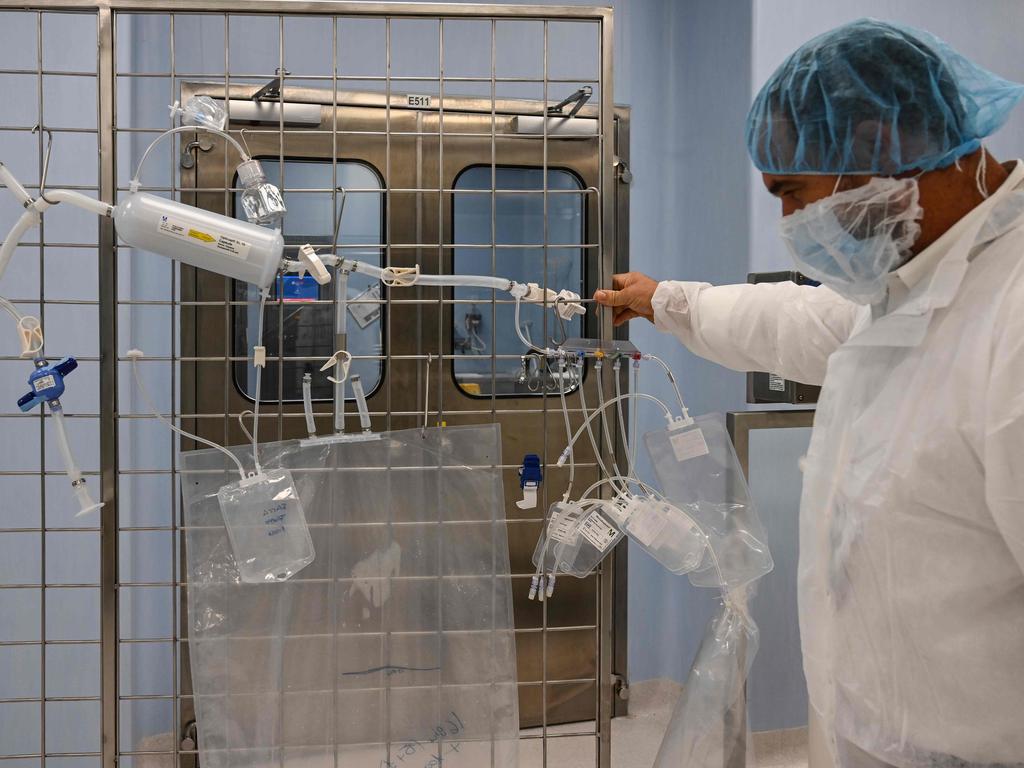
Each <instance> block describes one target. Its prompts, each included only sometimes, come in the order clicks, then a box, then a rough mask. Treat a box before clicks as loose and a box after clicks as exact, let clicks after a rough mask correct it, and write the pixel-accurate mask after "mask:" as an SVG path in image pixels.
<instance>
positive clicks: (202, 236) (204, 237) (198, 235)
mask: <svg viewBox="0 0 1024 768" xmlns="http://www.w3.org/2000/svg"><path fill="white" fill-rule="evenodd" d="M188 236H189V237H194V238H195V239H196V240H201V241H202V242H204V243H215V242H217V238H215V237H214V236H213V235H208V234H206V233H205V232H200V231H199V230H198V229H190V230H189V231H188Z"/></svg>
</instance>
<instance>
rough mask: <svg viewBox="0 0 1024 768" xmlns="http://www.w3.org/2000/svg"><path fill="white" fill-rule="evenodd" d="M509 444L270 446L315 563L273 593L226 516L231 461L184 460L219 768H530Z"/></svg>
mask: <svg viewBox="0 0 1024 768" xmlns="http://www.w3.org/2000/svg"><path fill="white" fill-rule="evenodd" d="M500 446H501V439H500V431H499V428H498V426H497V425H486V426H473V427H445V428H436V429H427V430H420V429H412V430H407V431H401V432H391V433H385V434H384V435H382V436H381V439H380V440H375V441H372V442H359V443H351V442H347V443H346V442H339V443H326V444H319V445H311V446H307V447H301V446H300V444H299V441H285V442H279V443H268V444H263V445H261V446H260V458H261V463H262V465H263V467H264V471H265V472H266V473H267V474H271V473H273V472H275V471H277V470H287V471H288V472H290V473H291V475H292V478H293V481H294V487H295V489H296V490H297V492H298V495H299V498H300V499H301V503H302V507H303V508H304V510H305V516H306V521H307V524H308V527H309V532H310V534H311V537H312V542H313V548H314V549H315V551H316V559H315V560H313V562H312V563H310V564H309V565H307V566H306V567H305V568H304V569H302V570H301V571H299V572H298V573H296V574H295V575H294V576H292V577H291V578H290V579H288V580H287V581H276V582H266V583H259V584H255V583H246V582H245V581H243V580H242V578H241V575H240V572H239V568H238V565H237V563H236V561H235V558H234V556H233V553H232V546H231V541H230V537H229V535H228V531H227V529H226V528H225V525H224V519H223V517H222V514H221V510H220V507H219V503H218V498H217V493H218V489H220V488H221V487H222V486H224V485H225V484H227V483H230V482H231V481H232V480H233V477H232V474H233V473H234V469H233V467H234V465H233V464H232V463H231V462H230V461H229V460H228V459H227V457H225V456H224V455H223V454H221V453H219V452H218V451H215V450H203V451H193V452H188V453H184V454H182V457H181V459H182V460H181V465H182V467H183V471H182V489H183V490H182V495H183V497H184V511H185V521H186V529H185V537H186V541H185V544H186V552H185V554H186V564H187V578H188V612H189V614H188V632H189V648H190V661H191V668H192V684H193V691H194V695H195V707H196V717H197V723H198V735H199V752H200V760H201V762H202V765H203V766H204V767H209V768H242V766H246V767H247V768H248V767H251V766H257V767H260V768H262V767H263V766H266V768H271V767H272V766H273V767H274V768H281V766H284V767H285V768H289V767H294V768H299V766H301V767H302V768H311V767H312V766H316V767H319V766H323V767H324V768H335V766H338V767H340V768H379V767H380V766H388V765H392V764H393V765H401V766H402V768H428V767H430V766H437V765H443V766H445V768H479V766H492V765H493V766H495V768H516V766H517V760H518V757H517V739H518V735H519V712H518V689H517V685H516V655H515V636H514V630H513V621H512V590H511V578H510V572H509V556H508V540H507V534H506V525H505V512H504V504H505V498H504V492H503V489H502V480H501V469H500V467H501V450H500ZM233 451H234V452H235V453H236V454H237V455H238V456H239V457H240V458H241V460H242V461H243V463H250V462H251V460H252V454H251V448H250V447H248V446H246V447H244V448H243V447H239V448H235V449H233ZM235 476H236V477H237V475H235ZM399 756H401V757H402V758H403V759H402V760H399Z"/></svg>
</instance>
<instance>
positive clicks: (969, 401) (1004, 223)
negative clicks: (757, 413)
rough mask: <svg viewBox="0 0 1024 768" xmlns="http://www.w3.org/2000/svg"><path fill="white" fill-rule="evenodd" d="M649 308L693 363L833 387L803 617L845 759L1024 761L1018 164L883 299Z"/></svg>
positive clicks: (815, 448) (783, 293) (777, 291)
mask: <svg viewBox="0 0 1024 768" xmlns="http://www.w3.org/2000/svg"><path fill="white" fill-rule="evenodd" d="M654 310H655V324H656V325H657V327H658V328H659V329H662V330H665V331H670V332H671V333H673V334H675V335H676V336H677V337H678V338H679V339H680V340H681V341H682V342H683V343H684V344H686V345H687V346H688V347H689V348H690V349H691V350H692V351H694V352H695V353H697V354H700V355H702V356H704V357H707V358H709V359H711V360H714V361H716V362H719V363H721V364H722V365H726V366H728V367H730V368H734V369H737V370H762V371H772V372H774V373H779V374H782V375H784V376H786V377H787V378H791V379H796V380H798V381H803V382H806V383H811V384H817V383H822V384H823V385H824V386H823V390H822V396H821V400H820V402H819V404H818V409H817V413H816V415H815V421H814V430H813V435H812V438H811V445H810V450H809V451H808V455H807V461H806V465H805V475H804V487H803V496H802V500H801V508H800V519H801V522H800V567H799V606H800V630H801V638H802V644H803V654H804V669H805V672H806V675H807V685H808V689H809V693H810V698H811V703H812V705H813V706H814V707H815V709H816V710H817V711H818V713H819V715H820V717H821V718H822V721H823V722H824V723H825V727H826V729H828V730H829V731H830V733H831V735H832V738H831V740H830V741H831V747H832V750H833V755H834V757H835V760H836V763H837V765H841V766H853V765H862V764H864V760H863V759H862V758H863V757H865V755H861V757H860V758H857V757H853V756H852V753H857V754H859V750H863V752H865V753H867V755H870V756H871V757H872V758H874V760H876V761H878V762H881V763H882V764H889V765H895V766H899V768H925V767H927V768H958V767H962V766H965V765H966V766H1003V765H1012V766H1017V765H1018V764H1020V765H1024V163H1022V162H1021V161H1018V162H1017V164H1016V166H1015V167H1014V168H1013V169H1012V171H1011V175H1010V178H1009V179H1008V180H1007V181H1006V182H1004V183H1003V185H1001V186H1000V188H999V189H998V190H997V191H996V192H995V193H994V194H993V195H992V196H991V197H990V198H989V199H988V200H986V201H985V202H984V203H982V204H981V205H979V206H978V207H977V208H975V209H974V210H973V211H971V213H969V214H968V215H967V216H965V217H964V218H963V219H961V220H960V221H959V222H957V224H956V225H955V226H954V227H953V228H952V229H950V230H949V231H948V232H946V233H945V234H944V235H943V236H942V237H941V238H940V239H939V240H937V241H936V242H935V243H933V244H932V245H931V246H929V247H928V248H927V249H926V250H925V251H923V252H922V253H921V254H919V255H918V256H917V257H916V258H915V259H913V260H911V261H910V262H908V263H907V264H906V265H905V266H904V267H901V268H900V269H899V270H897V271H896V272H894V273H893V274H892V275H890V277H889V300H888V303H887V305H886V306H883V307H875V308H870V307H861V306H858V305H856V304H852V303H850V302H847V301H846V300H844V299H842V298H841V297H839V296H838V295H837V294H835V293H834V292H832V291H831V290H829V289H828V288H824V287H819V288H814V287H809V286H797V285H794V284H792V283H783V284H759V285H730V286H722V287H712V286H710V285H708V284H706V283H685V282H664V283H661V284H660V285H659V287H658V290H657V292H656V293H655V296H654ZM873 317H874V319H873ZM850 745H855V747H856V749H850V748H849V746H850ZM869 762H870V760H869Z"/></svg>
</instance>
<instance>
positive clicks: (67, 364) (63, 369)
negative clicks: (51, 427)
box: [18, 357, 78, 411]
mask: <svg viewBox="0 0 1024 768" xmlns="http://www.w3.org/2000/svg"><path fill="white" fill-rule="evenodd" d="M77 367H78V361H77V360H75V358H73V357H65V358H64V359H63V360H61V361H60V362H59V363H55V364H54V365H47V364H46V361H45V360H42V359H39V360H36V369H35V370H34V371H32V375H31V376H29V377H28V385H29V387H30V388H31V391H29V392H28V393H26V394H24V395H22V396H21V397H20V398H18V407H19V408H21V410H23V411H31V410H32V409H33V408H35V407H36V406H37V405H39V404H40V403H44V402H47V403H50V402H53V401H54V400H57V399H59V398H60V396H61V395H63V394H64V377H65V376H67V375H68V374H69V373H71V372H72V371H73V370H75V368H77Z"/></svg>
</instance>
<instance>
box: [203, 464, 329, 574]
mask: <svg viewBox="0 0 1024 768" xmlns="http://www.w3.org/2000/svg"><path fill="white" fill-rule="evenodd" d="M217 501H218V503H219V504H220V511H221V514H222V515H223V516H224V526H225V527H226V528H227V532H228V539H229V540H230V541H231V551H232V553H233V554H234V557H235V564H236V565H237V566H238V573H239V576H240V577H241V579H242V581H244V582H247V583H249V584H260V583H262V582H264V581H284V580H285V579H289V578H291V577H292V576H294V575H295V574H296V573H298V572H299V571H301V570H302V569H303V568H305V567H306V566H307V565H309V564H310V563H311V562H313V557H314V553H313V541H312V539H311V538H310V536H309V527H308V526H307V525H306V515H305V513H304V512H303V509H302V500H301V498H299V493H298V491H297V490H296V488H295V483H294V482H293V481H292V473H291V472H289V471H288V470H287V469H274V470H270V471H269V472H263V473H262V474H260V475H256V476H255V477H248V478H246V479H245V480H242V481H240V482H237V483H231V484H230V485H225V486H223V487H222V488H221V489H220V490H219V491H217Z"/></svg>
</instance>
